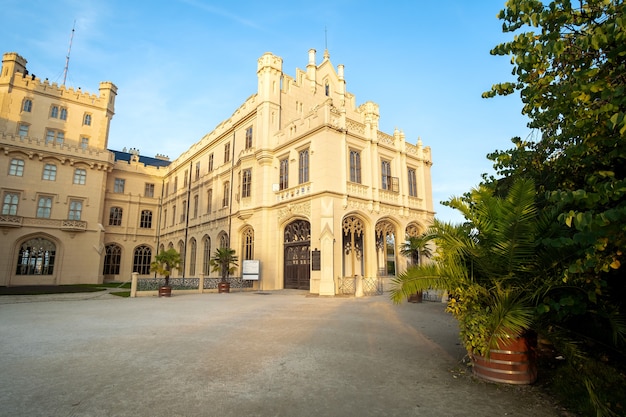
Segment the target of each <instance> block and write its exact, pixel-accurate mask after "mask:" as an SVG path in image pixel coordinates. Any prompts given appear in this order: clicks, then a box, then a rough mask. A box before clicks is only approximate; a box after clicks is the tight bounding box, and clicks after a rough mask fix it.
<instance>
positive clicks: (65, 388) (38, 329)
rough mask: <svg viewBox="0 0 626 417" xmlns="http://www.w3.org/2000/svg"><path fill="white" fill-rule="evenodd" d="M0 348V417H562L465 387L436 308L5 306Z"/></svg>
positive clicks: (189, 302)
mask: <svg viewBox="0 0 626 417" xmlns="http://www.w3.org/2000/svg"><path fill="white" fill-rule="evenodd" d="M0 341H1V342H0V369H2V371H1V373H0V398H2V403H1V404H0V415H1V416H29V417H34V416H94V417H99V416H116V417H118V416H150V417H158V416H164V417H165V416H167V417H172V416H219V417H227V416H237V417H240V416H289V417H291V416H315V417H321V416H360V417H361V416H445V417H449V416H529V415H532V416H537V417H552V416H563V415H566V414H565V413H564V412H563V411H561V410H559V408H558V407H557V406H555V405H554V404H553V403H552V402H551V401H550V399H548V398H546V397H544V396H543V395H542V394H541V393H540V392H539V390H538V389H537V388H535V387H527V386H523V387H520V386H502V385H497V384H490V383H486V382H482V381H480V380H477V379H475V378H474V377H472V376H470V375H469V374H468V373H467V368H466V367H465V366H464V365H463V364H462V359H463V357H464V351H463V348H462V347H461V346H460V344H459V340H458V330H457V327H456V323H455V322H454V320H453V319H452V318H451V317H450V316H449V315H448V314H445V313H444V305H443V304H441V303H433V302H424V303H421V304H412V303H404V304H401V305H394V304H392V303H391V302H390V301H389V300H388V299H387V297H386V296H379V297H365V298H358V299H357V298H343V297H335V298H332V297H329V298H327V297H314V296H309V295H308V294H307V293H306V292H302V291H292V290H283V291H272V292H266V293H255V292H244V293H231V294H196V295H180V296H174V297H172V298H158V297H145V298H134V299H129V298H119V297H115V296H111V295H108V294H107V293H97V294H93V293H92V294H63V295H58V294H53V295H41V296H3V297H0Z"/></svg>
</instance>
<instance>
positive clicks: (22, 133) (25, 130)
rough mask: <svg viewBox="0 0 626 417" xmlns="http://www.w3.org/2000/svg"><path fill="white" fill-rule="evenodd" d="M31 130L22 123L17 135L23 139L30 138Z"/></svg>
mask: <svg viewBox="0 0 626 417" xmlns="http://www.w3.org/2000/svg"><path fill="white" fill-rule="evenodd" d="M29 128H30V126H29V125H27V124H24V123H20V125H19V127H18V132H17V134H18V135H20V137H21V138H23V137H25V136H28V129H29Z"/></svg>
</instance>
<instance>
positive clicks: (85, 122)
mask: <svg viewBox="0 0 626 417" xmlns="http://www.w3.org/2000/svg"><path fill="white" fill-rule="evenodd" d="M92 119H93V117H92V115H91V113H85V114H84V115H83V126H91V122H92V121H93V120H92Z"/></svg>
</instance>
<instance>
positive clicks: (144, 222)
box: [139, 210, 152, 229]
mask: <svg viewBox="0 0 626 417" xmlns="http://www.w3.org/2000/svg"><path fill="white" fill-rule="evenodd" d="M139 227H141V228H142V229H151V228H152V211H151V210H141V218H140V219H139Z"/></svg>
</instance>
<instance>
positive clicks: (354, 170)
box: [349, 149, 361, 184]
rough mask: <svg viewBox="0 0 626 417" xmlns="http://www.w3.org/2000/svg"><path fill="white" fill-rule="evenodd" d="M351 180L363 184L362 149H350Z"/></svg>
mask: <svg viewBox="0 0 626 417" xmlns="http://www.w3.org/2000/svg"><path fill="white" fill-rule="evenodd" d="M349 155H350V156H349V157H350V164H349V166H350V182H354V183H356V184H361V151H359V150H356V149H350V153H349Z"/></svg>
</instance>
